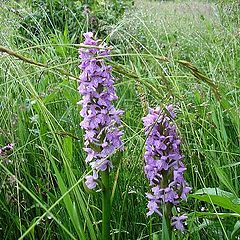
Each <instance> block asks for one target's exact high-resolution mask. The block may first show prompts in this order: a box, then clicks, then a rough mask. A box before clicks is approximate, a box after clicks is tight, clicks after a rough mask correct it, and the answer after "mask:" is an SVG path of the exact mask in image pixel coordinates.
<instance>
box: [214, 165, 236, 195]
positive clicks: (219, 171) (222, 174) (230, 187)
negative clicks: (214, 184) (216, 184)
mask: <svg viewBox="0 0 240 240" xmlns="http://www.w3.org/2000/svg"><path fill="white" fill-rule="evenodd" d="M215 171H216V173H217V176H218V178H219V180H220V181H221V182H222V183H223V184H224V185H225V187H226V188H227V189H228V190H229V191H231V192H232V193H233V194H234V195H235V196H236V197H237V194H236V191H235V190H234V187H233V185H232V183H231V180H230V179H229V178H228V176H227V174H226V173H225V172H224V170H223V169H221V168H218V167H215Z"/></svg>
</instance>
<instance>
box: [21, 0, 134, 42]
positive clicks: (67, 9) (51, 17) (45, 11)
mask: <svg viewBox="0 0 240 240" xmlns="http://www.w3.org/2000/svg"><path fill="white" fill-rule="evenodd" d="M131 3H133V1H131V0H115V1H108V0H105V1H96V0H85V1H77V0H70V1H69V0H59V1H52V0H46V1H45V0H40V1H39V0H29V1H28V6H29V7H30V14H26V15H25V14H24V16H23V19H22V21H21V26H20V28H19V31H20V33H21V34H22V35H23V36H25V37H27V38H29V37H32V35H34V36H40V34H41V32H44V33H45V34H52V33H53V34H55V33H56V32H58V31H60V32H65V31H68V34H69V37H70V38H74V39H75V41H79V37H80V36H81V35H82V33H83V32H84V31H85V32H86V31H88V30H89V31H93V32H98V34H99V36H103V37H105V36H106V34H107V30H108V29H107V26H109V25H111V24H114V23H116V22H117V21H118V20H119V18H120V17H121V16H122V15H123V14H124V12H125V10H126V9H127V8H130V7H131ZM53 30H54V32H53Z"/></svg>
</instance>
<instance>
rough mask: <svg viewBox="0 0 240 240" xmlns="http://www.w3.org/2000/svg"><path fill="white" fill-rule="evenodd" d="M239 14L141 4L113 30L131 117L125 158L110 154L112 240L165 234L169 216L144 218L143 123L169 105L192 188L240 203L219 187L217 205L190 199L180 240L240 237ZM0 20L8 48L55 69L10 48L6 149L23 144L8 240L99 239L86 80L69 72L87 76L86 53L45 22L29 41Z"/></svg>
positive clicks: (5, 59)
mask: <svg viewBox="0 0 240 240" xmlns="http://www.w3.org/2000/svg"><path fill="white" fill-rule="evenodd" d="M9 4H10V3H9ZM6 6H7V5H6ZM14 6H15V5H14V4H13V5H11V4H10V5H9V6H8V7H13V8H14ZM231 6H232V5H231ZM226 9H227V10H226ZM229 9H230V10H231V8H230V7H229V6H228V8H225V7H224V8H221V5H220V4H216V3H207V2H198V1H181V2H180V1H176V2H174V1H163V2H157V1H140V0H138V1H136V3H135V7H134V9H133V10H132V11H128V12H127V13H126V14H125V16H124V18H123V19H122V20H121V21H120V22H119V24H118V25H116V26H110V27H112V31H111V32H110V33H109V36H107V37H106V41H107V42H109V44H111V45H113V51H112V60H111V61H112V63H111V62H110V64H113V70H114V74H115V76H116V77H117V78H118V79H119V80H118V81H116V88H117V93H118V96H119V100H118V101H117V106H118V108H120V109H123V110H124V111H125V114H124V117H123V119H122V123H123V127H124V131H125V135H124V146H125V151H124V153H123V155H122V156H119V155H114V156H113V157H112V160H113V163H114V165H115V167H114V169H113V172H112V174H111V182H112V184H113V186H114V188H113V189H114V190H113V191H112V197H111V200H112V204H113V207H112V208H113V212H112V221H111V234H112V239H118V240H122V239H139V240H140V239H154V240H155V239H160V238H159V236H161V234H160V231H161V224H162V219H161V218H159V217H158V216H156V215H155V216H153V217H152V218H147V217H146V212H147V210H146V202H147V201H146V198H145V193H146V192H147V191H148V184H147V181H146V180H145V176H144V172H143V151H144V142H145V136H144V134H143V127H142V120H141V119H142V117H143V115H144V114H145V113H146V111H147V107H148V106H150V107H154V106H156V105H160V106H164V105H167V104H169V103H173V104H174V106H176V109H177V120H176V123H177V125H178V130H179V132H180V134H181V138H182V141H183V149H182V150H183V153H184V155H185V160H184V161H185V163H186V165H187V168H188V171H187V174H186V178H187V181H188V182H189V183H190V185H191V186H192V188H193V193H194V192H195V191H197V190H199V189H203V188H219V189H221V190H225V191H226V192H228V193H231V194H233V195H234V196H235V197H234V198H232V199H231V200H230V203H232V204H233V205H231V204H230V205H226V204H223V203H224V202H226V198H224V196H225V197H226V193H224V194H225V195H224V194H223V195H221V194H222V193H221V194H220V193H219V191H217V193H218V195H220V196H218V197H219V198H218V199H217V202H216V199H215V198H216V197H214V196H213V195H212V194H213V192H212V191H208V192H207V193H208V194H207V195H204V192H203V193H202V194H200V193H199V195H198V196H197V197H196V196H195V197H194V195H193V196H192V197H191V196H190V197H189V199H188V202H187V203H185V202H183V203H182V204H181V211H182V212H186V213H189V219H188V226H187V231H186V232H185V234H178V237H176V239H194V240H195V239H196V240H197V239H236V236H238V235H237V231H238V228H239V227H238V223H237V220H239V212H238V210H237V209H238V207H239V198H238V197H239V195H240V192H239V176H240V171H239V166H240V164H239V162H240V151H239V141H240V137H239V136H240V117H239V116H240V114H239V100H240V99H239V96H240V95H239V88H240V82H239V79H240V71H239V69H240V68H239V67H240V62H239V61H240V60H239V57H238V56H239V54H240V48H239V45H240V44H239V42H240V39H239V28H238V27H237V26H236V24H235V22H234V21H232V20H231V19H232V16H231V14H233V13H232V12H230V13H229V11H230V10H229ZM238 18H239V17H238V16H237V19H238ZM0 19H1V23H2V24H1V25H2V28H1V31H0V39H1V41H0V45H3V46H4V47H6V48H8V49H11V50H12V51H14V52H16V53H18V54H20V55H22V56H25V57H27V58H28V59H32V60H34V61H36V62H39V63H42V64H45V65H46V66H45V67H43V68H42V67H38V66H34V65H30V64H28V63H26V62H24V61H21V60H19V59H16V58H14V57H11V56H9V55H7V54H6V53H0V68H1V71H0V86H1V88H0V100H1V104H0V116H1V118H0V143H1V146H2V145H4V144H6V143H9V142H13V143H15V148H14V151H13V153H11V154H10V155H9V156H8V157H7V158H1V161H0V169H1V170H0V171H1V177H0V183H1V184H0V206H1V209H2V211H1V214H0V224H1V229H0V236H1V237H2V239H18V238H20V239H24V237H26V238H25V239H99V236H100V229H101V228H100V225H101V210H100V209H101V193H91V194H89V192H87V191H86V190H85V188H84V186H83V181H84V177H85V175H86V174H87V172H88V171H89V169H88V168H87V166H86V164H85V153H84V152H83V150H82V148H83V131H82V130H81V128H80V126H79V123H80V121H81V119H80V115H79V111H80V108H79V106H78V105H77V102H78V101H79V99H80V96H79V93H78V91H77V85H78V84H77V81H76V80H72V79H70V78H69V76H68V75H66V74H65V75H64V74H62V73H63V72H62V71H64V72H68V73H70V74H71V76H78V75H79V69H78V67H77V66H78V64H79V60H78V52H77V46H76V45H75V43H74V41H73V39H71V38H69V35H68V33H67V31H65V32H63V33H61V32H58V31H55V30H54V29H51V31H52V34H48V35H46V34H44V31H43V29H42V28H41V26H39V32H40V36H39V37H35V36H32V38H31V39H22V37H21V36H20V35H19V33H18V32H17V31H16V29H17V26H19V24H20V19H19V18H18V16H16V14H14V13H13V12H12V11H6V10H4V11H1V12H0ZM33 20H34V19H33ZM79 27H82V32H84V31H85V30H86V29H85V26H79ZM109 39H110V40H109ZM80 40H81V39H80ZM57 69H60V70H61V71H58V70H57ZM10 176H15V177H16V180H14V181H12V180H13V179H15V178H9V177H10ZM205 191H206V189H205ZM207 196H213V197H210V198H207ZM228 196H230V195H229V194H228ZM231 196H232V195H231ZM221 197H222V198H221ZM209 199H210V200H209ZM219 201H220V203H219ZM235 207H236V208H235ZM234 209H235V211H233V210H234ZM176 211H177V210H176ZM234 229H235V230H234ZM234 231H235V232H234Z"/></svg>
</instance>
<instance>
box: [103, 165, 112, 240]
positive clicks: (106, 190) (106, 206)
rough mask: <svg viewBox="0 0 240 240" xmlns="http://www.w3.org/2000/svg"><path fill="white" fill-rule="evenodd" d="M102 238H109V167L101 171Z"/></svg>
mask: <svg viewBox="0 0 240 240" xmlns="http://www.w3.org/2000/svg"><path fill="white" fill-rule="evenodd" d="M101 176H102V193H103V198H102V240H109V239H110V216H111V201H110V199H111V191H110V179H109V169H107V170H106V171H104V172H102V174H101Z"/></svg>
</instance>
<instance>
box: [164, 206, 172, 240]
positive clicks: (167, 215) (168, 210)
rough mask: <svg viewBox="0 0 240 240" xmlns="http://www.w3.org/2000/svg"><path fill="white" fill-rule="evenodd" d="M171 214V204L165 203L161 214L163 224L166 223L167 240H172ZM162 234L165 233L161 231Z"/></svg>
mask: <svg viewBox="0 0 240 240" xmlns="http://www.w3.org/2000/svg"><path fill="white" fill-rule="evenodd" d="M171 212H172V204H171V203H167V204H166V205H165V206H164V211H163V214H164V218H165V223H166V227H167V233H168V236H167V238H166V239H168V240H172V226H171ZM163 226H164V225H163ZM163 232H165V231H164V229H163Z"/></svg>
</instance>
